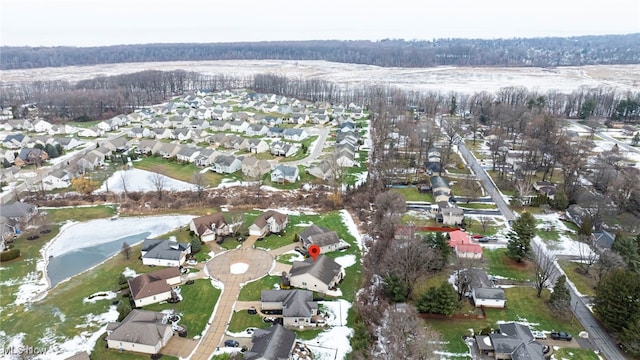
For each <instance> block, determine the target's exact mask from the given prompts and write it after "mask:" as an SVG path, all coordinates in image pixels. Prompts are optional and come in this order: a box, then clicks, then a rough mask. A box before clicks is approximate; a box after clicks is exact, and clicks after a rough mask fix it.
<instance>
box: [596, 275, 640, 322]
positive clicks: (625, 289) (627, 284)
mask: <svg viewBox="0 0 640 360" xmlns="http://www.w3.org/2000/svg"><path fill="white" fill-rule="evenodd" d="M593 310H594V311H595V313H596V314H597V315H598V317H599V318H600V320H602V322H603V323H604V324H605V325H606V326H607V327H608V328H609V329H611V330H613V331H616V332H619V331H621V330H622V329H624V328H625V326H627V324H628V323H629V321H630V319H636V318H637V317H638V316H640V275H639V274H637V273H634V272H632V271H629V270H625V269H615V270H612V271H611V272H610V273H609V274H607V275H606V276H605V277H604V278H603V279H602V280H600V284H598V288H597V289H596V297H595V300H594V305H593Z"/></svg>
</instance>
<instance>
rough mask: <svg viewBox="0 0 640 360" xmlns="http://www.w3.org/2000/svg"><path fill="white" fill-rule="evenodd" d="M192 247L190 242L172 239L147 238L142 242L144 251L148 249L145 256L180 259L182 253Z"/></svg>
mask: <svg viewBox="0 0 640 360" xmlns="http://www.w3.org/2000/svg"><path fill="white" fill-rule="evenodd" d="M189 247H190V245H189V244H184V243H179V242H177V241H172V240H154V239H146V240H145V241H143V242H142V249H141V250H142V251H146V254H144V256H143V257H144V258H148V259H149V258H152V259H165V260H178V259H180V253H181V252H183V251H185V250H186V249H188V248H189Z"/></svg>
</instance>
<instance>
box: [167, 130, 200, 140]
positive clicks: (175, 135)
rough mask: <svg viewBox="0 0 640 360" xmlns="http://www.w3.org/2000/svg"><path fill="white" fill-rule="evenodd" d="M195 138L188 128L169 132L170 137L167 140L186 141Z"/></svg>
mask: <svg viewBox="0 0 640 360" xmlns="http://www.w3.org/2000/svg"><path fill="white" fill-rule="evenodd" d="M194 138H195V134H194V132H193V130H192V129H190V128H177V129H173V131H172V132H171V136H169V139H173V140H179V141H187V140H192V139H194Z"/></svg>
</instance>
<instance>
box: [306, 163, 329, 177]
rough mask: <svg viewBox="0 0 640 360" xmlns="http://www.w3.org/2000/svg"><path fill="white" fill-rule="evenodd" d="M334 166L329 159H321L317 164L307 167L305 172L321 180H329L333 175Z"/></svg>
mask: <svg viewBox="0 0 640 360" xmlns="http://www.w3.org/2000/svg"><path fill="white" fill-rule="evenodd" d="M334 172H335V171H334V168H333V167H332V166H331V163H330V162H329V160H326V159H325V160H322V161H320V163H318V164H317V165H314V166H311V167H310V168H309V169H307V173H309V174H311V175H313V176H315V177H317V178H318V179H322V180H329V179H333V178H334V177H335V175H334Z"/></svg>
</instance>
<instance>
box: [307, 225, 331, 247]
mask: <svg viewBox="0 0 640 360" xmlns="http://www.w3.org/2000/svg"><path fill="white" fill-rule="evenodd" d="M300 239H301V240H302V242H303V243H304V245H305V246H307V247H309V246H310V245H312V244H316V245H318V246H320V247H322V246H327V245H332V244H338V243H340V239H339V238H338V234H337V233H336V232H335V231H332V230H329V229H326V228H323V227H321V226H318V225H315V224H314V225H311V226H309V227H307V228H306V229H305V230H304V231H303V232H302V233H301V234H300Z"/></svg>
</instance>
